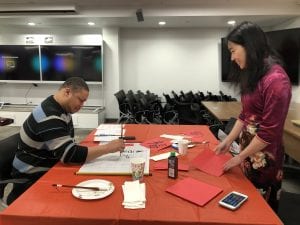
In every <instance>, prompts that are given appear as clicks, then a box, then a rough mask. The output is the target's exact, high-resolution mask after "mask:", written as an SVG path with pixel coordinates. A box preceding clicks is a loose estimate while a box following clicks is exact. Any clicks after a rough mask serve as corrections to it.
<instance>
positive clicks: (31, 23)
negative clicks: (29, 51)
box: [27, 22, 35, 26]
mask: <svg viewBox="0 0 300 225" xmlns="http://www.w3.org/2000/svg"><path fill="white" fill-rule="evenodd" d="M27 25H28V26H35V23H33V22H29V23H27Z"/></svg>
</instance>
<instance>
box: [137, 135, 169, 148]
mask: <svg viewBox="0 0 300 225" xmlns="http://www.w3.org/2000/svg"><path fill="white" fill-rule="evenodd" d="M141 145H143V146H145V147H147V148H150V149H151V150H161V149H164V148H167V147H169V146H171V142H170V140H169V139H165V138H161V137H158V138H154V139H151V140H147V141H145V142H143V143H141Z"/></svg>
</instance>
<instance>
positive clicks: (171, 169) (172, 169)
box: [168, 152, 178, 179]
mask: <svg viewBox="0 0 300 225" xmlns="http://www.w3.org/2000/svg"><path fill="white" fill-rule="evenodd" d="M177 176H178V158H177V157H176V153H175V152H171V154H170V156H169V158H168V177H169V178H173V179H176V178H177Z"/></svg>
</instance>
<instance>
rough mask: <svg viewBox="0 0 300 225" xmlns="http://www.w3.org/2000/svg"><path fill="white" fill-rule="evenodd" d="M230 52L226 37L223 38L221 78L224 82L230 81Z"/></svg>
mask: <svg viewBox="0 0 300 225" xmlns="http://www.w3.org/2000/svg"><path fill="white" fill-rule="evenodd" d="M229 70H230V52H229V50H228V47H227V42H226V39H225V38H222V39H221V79H222V81H223V82H230V79H229Z"/></svg>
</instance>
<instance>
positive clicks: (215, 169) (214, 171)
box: [192, 149, 232, 177]
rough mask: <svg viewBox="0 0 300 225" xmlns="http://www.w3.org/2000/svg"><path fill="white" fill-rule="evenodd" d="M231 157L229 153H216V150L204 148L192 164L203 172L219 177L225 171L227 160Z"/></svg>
mask: <svg viewBox="0 0 300 225" xmlns="http://www.w3.org/2000/svg"><path fill="white" fill-rule="evenodd" d="M231 157H232V156H231V155H229V154H220V155H216V153H215V152H214V151H212V150H210V149H204V150H203V151H202V152H201V153H200V154H199V155H198V156H197V157H196V158H194V159H193V161H192V164H193V165H194V166H195V167H196V168H198V169H199V170H202V171H203V172H206V173H208V174H211V175H214V176H218V177H219V176H221V175H222V174H223V173H224V171H223V166H224V164H225V162H227V161H228V160H229V159H231Z"/></svg>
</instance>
